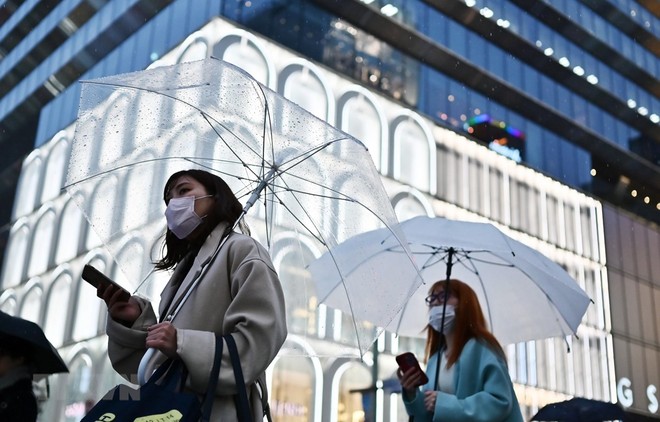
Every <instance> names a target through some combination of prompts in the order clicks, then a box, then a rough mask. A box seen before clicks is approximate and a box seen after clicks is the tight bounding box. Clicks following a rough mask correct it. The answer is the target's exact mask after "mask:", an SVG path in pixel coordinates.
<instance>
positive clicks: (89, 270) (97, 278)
mask: <svg viewBox="0 0 660 422" xmlns="http://www.w3.org/2000/svg"><path fill="white" fill-rule="evenodd" d="M82 278H83V280H85V281H86V282H88V283H89V284H91V285H92V286H94V287H96V288H98V286H99V285H100V284H103V285H108V284H111V285H113V286H115V287H116V288H118V289H121V292H122V293H121V295H120V296H119V298H120V299H121V300H123V301H124V302H128V299H129V298H130V297H131V293H130V292H129V291H128V290H126V289H124V288H123V287H121V286H120V285H119V284H117V283H116V282H114V281H112V280H111V279H110V278H108V276H106V275H105V274H103V273H102V272H101V271H99V270H97V269H96V268H94V267H92V266H91V265H85V267H84V268H83V272H82Z"/></svg>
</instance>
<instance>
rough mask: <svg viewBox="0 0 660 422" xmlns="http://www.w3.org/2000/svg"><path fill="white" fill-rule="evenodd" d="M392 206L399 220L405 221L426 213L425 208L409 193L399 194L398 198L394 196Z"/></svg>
mask: <svg viewBox="0 0 660 422" xmlns="http://www.w3.org/2000/svg"><path fill="white" fill-rule="evenodd" d="M392 202H393V206H394V212H395V213H396V216H397V218H398V219H399V221H405V220H408V219H410V218H413V217H416V216H418V215H427V214H428V213H427V212H426V208H424V205H423V204H422V203H421V202H420V201H419V199H417V198H415V197H414V196H412V195H410V194H404V195H401V197H400V198H394V200H393V201H392Z"/></svg>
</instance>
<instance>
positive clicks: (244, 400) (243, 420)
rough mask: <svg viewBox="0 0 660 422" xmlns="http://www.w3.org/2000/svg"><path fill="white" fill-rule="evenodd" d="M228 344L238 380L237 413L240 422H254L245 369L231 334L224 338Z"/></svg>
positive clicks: (235, 376)
mask: <svg viewBox="0 0 660 422" xmlns="http://www.w3.org/2000/svg"><path fill="white" fill-rule="evenodd" d="M224 339H225V341H226V342H227V350H229V356H230V357H231V365H232V367H233V368H234V378H235V379H236V391H237V395H236V397H235V398H234V401H235V403H236V413H237V414H238V420H239V421H240V422H252V411H251V410H250V403H249V401H248V396H247V391H246V389H245V380H244V379H243V369H241V360H240V358H239V356H238V351H237V350H236V342H235V341H234V337H232V336H231V334H227V335H226V336H224Z"/></svg>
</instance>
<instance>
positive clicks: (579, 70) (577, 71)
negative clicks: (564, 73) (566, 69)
mask: <svg viewBox="0 0 660 422" xmlns="http://www.w3.org/2000/svg"><path fill="white" fill-rule="evenodd" d="M573 73H575V74H576V75H578V76H582V75H584V69H582V67H580V66H575V67H574V68H573Z"/></svg>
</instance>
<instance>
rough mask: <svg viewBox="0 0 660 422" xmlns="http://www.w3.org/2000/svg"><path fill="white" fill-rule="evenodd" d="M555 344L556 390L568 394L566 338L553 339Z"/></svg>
mask: <svg viewBox="0 0 660 422" xmlns="http://www.w3.org/2000/svg"><path fill="white" fill-rule="evenodd" d="M553 343H554V359H553V361H552V362H553V364H554V371H555V373H556V375H557V379H556V381H557V385H556V387H555V390H557V391H559V392H562V393H567V392H568V377H569V376H570V374H569V373H568V365H567V356H568V353H567V344H566V340H565V339H564V338H555V339H553Z"/></svg>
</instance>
